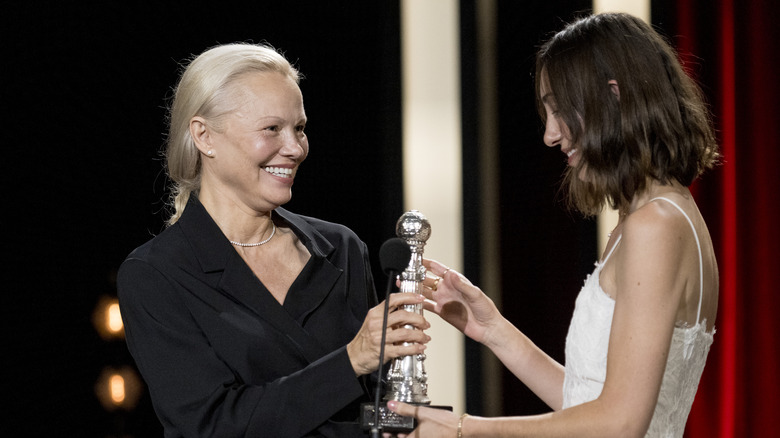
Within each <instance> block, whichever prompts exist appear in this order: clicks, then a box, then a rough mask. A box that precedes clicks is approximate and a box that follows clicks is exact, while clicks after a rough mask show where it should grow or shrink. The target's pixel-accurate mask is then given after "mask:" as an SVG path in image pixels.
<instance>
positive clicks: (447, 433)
mask: <svg viewBox="0 0 780 438" xmlns="http://www.w3.org/2000/svg"><path fill="white" fill-rule="evenodd" d="M387 407H388V408H390V410H391V411H393V412H395V413H396V414H399V415H403V416H404V417H414V418H416V419H417V427H416V428H415V429H414V430H413V431H411V432H410V433H409V434H396V435H391V434H384V436H385V437H386V438H387V437H390V436H396V437H398V438H421V437H425V438H438V437H443V438H453V437H455V436H457V434H458V421H459V417H458V415H456V414H454V413H453V412H452V411H448V410H446V409H435V408H426V407H424V406H412V405H408V404H406V403H401V402H398V401H389V402H387Z"/></svg>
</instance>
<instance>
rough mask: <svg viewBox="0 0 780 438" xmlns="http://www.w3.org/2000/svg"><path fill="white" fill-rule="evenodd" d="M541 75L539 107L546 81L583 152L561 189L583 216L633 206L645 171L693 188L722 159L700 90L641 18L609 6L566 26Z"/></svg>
mask: <svg viewBox="0 0 780 438" xmlns="http://www.w3.org/2000/svg"><path fill="white" fill-rule="evenodd" d="M535 78H536V100H537V107H538V110H539V114H540V115H541V117H542V119H543V120H546V113H545V111H544V105H543V102H542V97H543V96H541V88H542V81H543V80H545V78H546V81H547V83H546V84H545V88H546V91H547V92H551V93H552V94H553V96H554V98H555V102H556V105H557V110H558V112H559V114H560V116H559V117H561V120H562V121H563V123H565V124H566V127H567V128H568V131H569V133H570V135H571V137H572V138H571V141H572V143H574V144H575V145H576V147H577V149H578V154H580V157H581V158H580V160H579V161H578V163H577V165H576V166H574V167H570V168H568V170H567V172H566V174H565V175H564V184H563V188H564V189H565V190H566V191H567V196H568V201H569V205H570V206H572V207H574V208H576V209H578V210H579V211H581V212H582V213H584V214H586V215H595V214H598V213H599V211H600V210H601V209H602V208H603V207H604V205H605V204H609V205H610V206H611V207H612V208H617V209H620V208H621V207H625V206H627V205H628V204H629V203H630V202H631V200H632V199H633V198H634V196H635V195H636V194H637V193H638V192H641V191H642V190H644V189H645V188H646V187H645V186H646V183H647V180H648V178H650V179H655V180H658V181H661V182H663V183H668V182H671V181H678V182H679V183H681V184H683V185H685V186H689V185H690V184H691V183H692V182H693V181H694V179H696V178H697V177H698V176H699V175H700V174H701V173H702V172H703V171H704V170H705V169H707V168H709V167H711V166H713V165H714V164H715V163H716V161H717V159H718V157H719V153H718V146H717V144H716V140H715V135H714V132H713V128H712V122H711V117H710V113H709V110H708V108H707V106H706V105H705V103H704V100H703V97H702V92H701V90H700V88H699V87H698V85H697V84H696V83H695V82H694V81H693V80H692V79H691V78H690V77H688V75H687V74H686V73H685V71H684V70H683V68H682V66H681V64H680V61H679V60H678V58H677V54H676V52H675V51H674V49H672V47H671V46H670V45H669V43H668V42H667V41H666V40H665V39H664V38H663V37H662V36H661V35H659V34H658V33H657V32H656V31H655V30H653V28H652V27H650V26H649V25H648V24H647V23H645V22H644V21H642V20H640V19H638V18H636V17H633V16H631V15H628V14H623V13H605V14H599V15H592V16H589V17H585V18H582V19H580V20H577V21H575V22H573V23H572V24H570V25H568V26H566V28H564V29H563V30H562V31H560V32H558V33H557V34H556V35H555V36H553V37H552V38H551V39H550V40H549V41H547V42H546V43H545V44H544V45H543V46H542V47H541V49H540V50H539V52H538V53H537V57H536V75H535ZM610 80H616V81H617V84H618V88H619V90H620V91H619V97H618V96H616V95H615V93H613V92H612V90H611V89H610V87H609V85H608V82H609V81H610ZM581 175H585V177H584V178H580V176H581Z"/></svg>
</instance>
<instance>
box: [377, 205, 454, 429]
mask: <svg viewBox="0 0 780 438" xmlns="http://www.w3.org/2000/svg"><path fill="white" fill-rule="evenodd" d="M395 234H396V235H397V236H398V237H399V238H401V239H403V240H404V241H406V243H407V244H408V245H409V249H410V250H411V258H410V259H409V265H408V266H407V267H406V269H405V270H404V271H403V272H402V273H401V275H400V279H401V283H400V286H399V291H400V292H410V293H417V294H422V288H423V280H425V272H426V269H425V266H423V264H422V260H423V249H424V248H425V242H427V241H428V238H429V237H431V224H430V223H429V222H428V219H426V218H425V216H423V215H422V213H420V212H419V211H417V210H411V211H408V212H406V213H404V214H403V215H402V216H401V217H400V218H399V219H398V222H397V223H396V226H395ZM403 310H406V311H408V312H414V313H417V314H419V315H422V313H423V305H422V304H414V305H404V306H403ZM405 328H409V329H415V327H414V326H411V325H407V326H405ZM405 345H409V344H405ZM424 362H425V354H415V355H411V356H403V357H398V358H395V359H393V360H392V362H391V363H390V368H389V369H388V372H387V380H386V381H385V395H384V397H383V399H382V400H383V403H382V404H381V405H380V407H379V413H378V414H376V412H375V409H374V406H371V405H369V404H365V405H364V408H363V418H362V420H361V421H362V423H363V425H364V427H366V428H369V427H373V426H374V418H377V421H378V423H379V427H380V428H381V430H383V431H386V432H410V431H411V430H412V429H414V426H415V424H414V418H412V417H402V416H400V415H398V414H396V413H394V412H392V411H390V410H389V409H387V402H388V401H390V400H395V401H400V402H404V403H409V404H414V405H420V406H428V405H430V403H431V399H430V398H429V397H428V374H427V373H426V372H425V365H424ZM431 407H435V408H441V409H448V410H452V407H450V406H431Z"/></svg>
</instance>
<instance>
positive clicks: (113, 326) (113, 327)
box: [106, 302, 124, 333]
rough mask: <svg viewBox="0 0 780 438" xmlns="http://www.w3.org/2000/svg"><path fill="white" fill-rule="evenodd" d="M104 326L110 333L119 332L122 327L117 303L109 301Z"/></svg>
mask: <svg viewBox="0 0 780 438" xmlns="http://www.w3.org/2000/svg"><path fill="white" fill-rule="evenodd" d="M106 327H107V328H108V330H109V331H111V332H112V333H119V332H121V331H122V329H123V328H124V325H123V324H122V315H121V314H120V313H119V303H118V302H116V303H111V304H110V305H109V306H108V311H107V312H106Z"/></svg>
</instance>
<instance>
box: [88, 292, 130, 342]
mask: <svg viewBox="0 0 780 438" xmlns="http://www.w3.org/2000/svg"><path fill="white" fill-rule="evenodd" d="M92 323H93V324H94V325H95V329H96V330H97V332H98V334H99V335H100V337H101V338H103V339H104V340H106V341H110V340H113V339H124V337H125V326H124V324H123V323H122V315H121V313H120V311H119V300H118V299H117V298H116V297H110V296H107V295H104V296H102V297H100V299H99V300H98V304H97V306H96V307H95V311H94V313H93V314H92Z"/></svg>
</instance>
